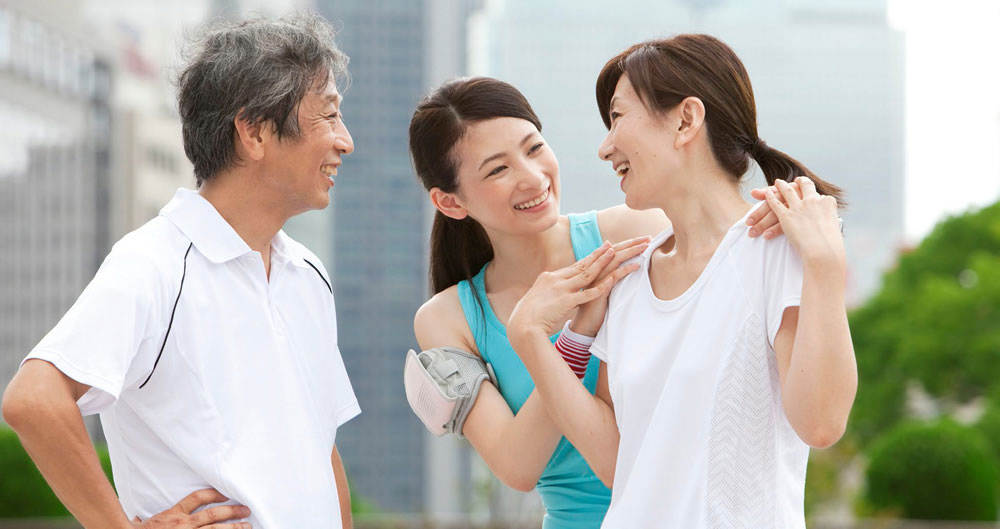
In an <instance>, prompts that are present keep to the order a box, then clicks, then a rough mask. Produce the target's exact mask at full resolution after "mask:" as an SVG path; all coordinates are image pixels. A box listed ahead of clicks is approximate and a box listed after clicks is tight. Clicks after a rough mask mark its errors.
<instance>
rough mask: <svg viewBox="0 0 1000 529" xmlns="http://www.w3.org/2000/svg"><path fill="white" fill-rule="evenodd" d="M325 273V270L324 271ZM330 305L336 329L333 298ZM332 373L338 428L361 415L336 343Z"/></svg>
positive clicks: (334, 345)
mask: <svg viewBox="0 0 1000 529" xmlns="http://www.w3.org/2000/svg"><path fill="white" fill-rule="evenodd" d="M324 272H325V270H324ZM330 304H331V305H333V319H334V321H333V328H334V329H336V328H337V321H336V320H337V309H336V303H335V302H334V301H333V297H332V296H331V297H330ZM333 354H334V358H333V364H332V370H333V372H332V373H331V374H330V376H331V379H332V381H333V392H334V399H335V402H336V403H337V409H336V411H335V412H334V413H335V414H336V417H334V419H335V420H336V422H337V427H338V428H339V427H340V426H341V425H342V424H344V423H345V422H347V421H349V420H351V419H353V418H355V417H357V416H358V415H360V414H361V406H359V405H358V398H357V397H356V396H355V395H354V387H353V386H351V379H350V377H348V376H347V368H346V367H345V366H344V357H343V356H342V355H341V354H340V347H339V346H338V345H337V343H336V341H335V342H334V344H333Z"/></svg>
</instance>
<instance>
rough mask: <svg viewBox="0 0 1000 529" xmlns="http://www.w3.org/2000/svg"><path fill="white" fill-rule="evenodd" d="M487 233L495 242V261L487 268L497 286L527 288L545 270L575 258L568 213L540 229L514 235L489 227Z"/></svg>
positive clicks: (553, 268) (492, 241)
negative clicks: (548, 226)
mask: <svg viewBox="0 0 1000 529" xmlns="http://www.w3.org/2000/svg"><path fill="white" fill-rule="evenodd" d="M487 234H488V236H489V238H490V244H492V245H493V261H492V263H491V264H490V266H489V268H488V269H487V272H488V273H489V276H490V282H491V284H492V285H493V287H494V288H506V287H521V288H524V289H527V288H529V287H530V286H531V285H532V284H534V282H535V279H536V278H537V277H538V275H539V274H541V273H542V272H545V271H550V270H556V269H559V268H562V267H564V266H569V265H570V264H572V263H573V262H574V261H573V254H572V243H571V242H570V237H569V229H568V220H567V219H566V218H565V217H559V220H558V221H556V223H555V224H553V225H552V227H550V228H549V229H547V230H545V231H542V232H538V233H532V234H525V235H511V234H503V233H495V232H490V231H489V230H487ZM567 250H569V251H567ZM491 290H492V289H491Z"/></svg>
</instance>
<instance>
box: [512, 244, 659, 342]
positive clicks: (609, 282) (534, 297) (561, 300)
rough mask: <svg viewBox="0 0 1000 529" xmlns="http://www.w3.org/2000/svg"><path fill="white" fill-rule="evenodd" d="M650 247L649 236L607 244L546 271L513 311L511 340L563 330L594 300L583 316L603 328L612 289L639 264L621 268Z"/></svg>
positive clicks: (548, 334)
mask: <svg viewBox="0 0 1000 529" xmlns="http://www.w3.org/2000/svg"><path fill="white" fill-rule="evenodd" d="M648 244H649V237H640V238H638V239H631V240H628V241H625V242H622V243H618V244H617V245H615V246H611V244H610V243H608V242H605V243H604V244H602V245H601V246H600V247H599V248H598V249H596V250H594V252H593V253H591V254H590V255H588V256H587V257H584V258H583V259H581V260H579V261H577V262H576V263H574V264H572V265H570V266H567V267H566V268H562V269H559V270H556V271H554V272H542V273H541V274H540V275H539V276H538V279H536V280H535V284H534V285H532V287H531V288H530V289H528V292H527V293H525V294H524V297H522V298H521V299H520V301H518V302H517V305H515V306H514V310H513V312H511V315H510V319H509V320H508V321H507V329H508V333H509V334H510V338H511V341H512V342H514V341H516V338H517V336H526V335H530V334H533V333H536V332H537V333H542V334H544V335H545V336H551V335H552V334H553V333H555V332H556V331H557V330H559V329H560V328H561V327H562V322H564V321H566V319H567V318H568V317H569V316H570V314H571V313H572V312H573V310H574V309H576V308H577V307H580V306H581V305H587V304H589V303H591V302H593V301H598V303H596V304H594V305H591V306H589V307H588V309H587V311H585V313H584V315H583V316H584V318H585V320H586V321H588V322H590V323H588V325H589V324H591V323H592V322H593V321H594V320H596V321H597V328H598V329H599V328H600V325H601V322H602V321H603V320H604V310H606V307H607V297H608V294H609V293H610V292H611V287H613V286H614V285H615V283H617V282H618V281H619V280H620V279H621V278H623V277H625V276H626V275H628V274H629V273H631V272H634V271H635V270H636V269H637V268H638V265H637V264H635V263H633V264H630V265H628V266H621V263H623V262H625V261H627V260H628V259H631V258H632V257H635V256H636V255H639V254H640V253H642V251H643V250H645V249H646V246H647V245H648ZM600 300H603V302H601V301H600ZM577 332H580V331H579V330H578V331H577Z"/></svg>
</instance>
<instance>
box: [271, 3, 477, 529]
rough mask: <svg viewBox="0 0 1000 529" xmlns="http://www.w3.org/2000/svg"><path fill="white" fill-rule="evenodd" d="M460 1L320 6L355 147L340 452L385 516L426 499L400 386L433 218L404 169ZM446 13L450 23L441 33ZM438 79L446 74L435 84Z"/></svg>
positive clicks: (339, 279) (310, 231)
mask: <svg viewBox="0 0 1000 529" xmlns="http://www.w3.org/2000/svg"><path fill="white" fill-rule="evenodd" d="M465 3H466V2H437V1H435V0H386V1H380V2H367V1H364V0H319V1H317V2H316V8H317V10H318V11H319V13H320V14H322V15H323V16H325V17H326V18H327V19H328V20H330V21H331V22H332V23H333V24H334V25H335V27H337V28H338V29H339V33H338V37H337V41H338V45H339V46H340V47H341V48H342V49H343V50H344V52H345V53H347V54H348V55H349V56H350V58H351V61H350V66H349V70H350V86H349V87H344V86H343V85H342V86H341V91H343V92H344V95H345V100H344V104H343V107H342V110H343V113H344V116H345V122H346V123H347V127H348V129H349V130H350V131H351V135H352V136H353V138H354V144H355V148H356V150H355V152H354V154H351V155H350V156H347V157H346V158H345V160H344V165H343V166H342V167H341V170H340V175H339V176H338V177H337V181H336V186H335V187H334V190H333V206H332V208H333V214H332V219H331V220H332V241H333V246H332V256H329V257H328V259H330V262H329V263H328V265H332V266H331V270H332V274H333V283H334V292H335V293H336V296H337V308H338V312H337V317H338V325H339V329H340V349H341V352H342V354H343V356H344V362H345V364H346V366H347V370H348V373H349V374H350V377H351V381H352V383H353V385H354V390H355V393H356V394H357V397H358V401H359V403H360V404H361V408H362V414H361V415H360V416H359V417H358V418H357V419H354V420H352V421H351V422H350V423H348V424H347V425H345V426H344V427H343V428H342V429H341V430H339V431H338V433H337V446H338V448H339V449H340V451H341V453H342V454H343V458H344V463H345V466H346V467H347V473H348V476H349V479H350V480H351V484H352V486H353V487H354V490H355V493H356V494H357V495H359V496H361V497H363V498H364V499H366V500H369V501H371V502H373V503H374V504H375V505H376V506H377V507H378V508H379V509H380V510H385V511H395V512H425V511H427V510H433V504H434V501H433V500H432V497H433V496H434V490H435V486H434V483H435V481H434V480H433V479H432V478H431V477H430V476H431V474H430V472H429V466H431V465H430V464H428V463H427V461H428V460H429V459H430V460H433V457H432V456H429V455H428V451H429V450H433V449H432V448H431V447H429V446H428V437H427V436H428V434H427V433H426V431H425V429H424V427H423V426H422V425H421V424H420V422H419V421H418V420H417V419H416V417H415V416H414V415H413V413H412V412H411V411H410V409H409V407H408V406H407V403H406V397H405V395H404V393H403V385H402V368H403V358H404V356H405V353H406V351H407V349H409V348H415V347H416V346H417V345H416V342H415V339H414V337H413V315H414V314H415V313H416V310H417V308H418V307H419V306H420V304H421V303H423V301H424V300H426V299H427V241H428V226H427V225H428V222H427V219H428V218H429V216H428V210H427V208H428V206H427V196H426V193H425V191H424V190H423V187H422V186H421V185H420V183H419V182H418V181H417V179H416V177H415V176H414V174H413V171H412V169H411V167H410V160H409V153H408V150H407V128H408V125H409V121H410V116H411V115H412V113H413V109H414V107H415V106H416V104H417V102H418V101H419V100H420V98H421V97H422V95H423V94H424V93H425V92H426V91H427V89H428V88H429V86H430V84H431V83H432V82H436V81H439V80H443V77H450V76H452V75H455V74H457V73H460V71H461V64H459V63H460V62H464V44H463V43H464V27H465V24H464V21H461V19H462V16H463V14H464V13H465V10H464V9H463V8H460V7H456V6H464V5H465ZM442 16H446V17H448V20H449V21H454V25H447V24H446V25H445V27H440V23H441V18H440V17H442ZM435 17H437V18H435ZM435 30H436V31H437V33H435ZM442 31H444V32H458V35H459V37H457V38H454V37H453V38H450V39H449V38H448V37H447V35H442V34H440V32H442ZM432 33H433V34H432ZM442 41H446V42H452V44H454V43H457V46H451V47H449V49H448V50H447V52H446V53H444V55H441V54H438V55H436V56H435V54H433V53H432V51H431V50H432V49H435V48H436V49H442V48H440V46H441V43H442ZM456 47H457V50H456V49H455V48H456ZM433 57H436V58H433ZM449 57H453V58H454V59H453V60H452V61H451V62H450V63H449V64H444V63H446V62H449V60H448V58H449ZM435 75H440V76H442V79H434V80H431V77H432V76H435ZM345 88H346V89H345ZM322 219H323V216H320V215H317V216H314V217H313V218H312V219H309V218H307V219H305V221H301V220H300V221H297V222H295V223H292V224H290V232H291V233H292V235H293V236H299V235H298V234H299V233H300V232H301V233H302V237H301V238H302V239H304V240H309V239H316V236H315V234H316V233H317V232H323V231H328V229H329V228H324V227H323V226H321V225H320V224H319V223H320V222H321V221H322ZM324 257H325V256H324ZM445 443H447V441H445ZM466 474H467V473H466ZM449 481H451V480H450V478H449Z"/></svg>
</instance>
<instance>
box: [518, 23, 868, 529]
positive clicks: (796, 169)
mask: <svg viewBox="0 0 1000 529" xmlns="http://www.w3.org/2000/svg"><path fill="white" fill-rule="evenodd" d="M597 102H598V107H599V109H600V112H601V117H602V118H603V119H604V123H605V125H606V126H607V127H608V135H607V137H606V138H605V140H604V142H603V143H602V145H601V146H600V149H599V155H600V157H601V158H602V159H604V160H607V161H609V162H610V163H611V164H612V165H613V167H614V169H615V171H616V172H617V173H618V175H619V177H620V178H621V184H620V185H621V188H622V190H623V191H624V192H625V203H626V204H627V205H628V206H630V207H632V208H634V209H638V210H659V211H662V212H663V213H665V214H666V215H667V216H668V217H669V218H670V220H671V223H672V225H671V226H670V227H668V228H666V229H665V230H664V231H663V232H661V233H660V234H659V235H657V236H655V237H653V239H652V241H651V242H650V244H649V245H648V248H647V249H646V250H644V251H643V253H642V254H641V255H640V256H639V257H638V258H636V259H633V260H632V261H630V262H628V263H627V264H626V266H630V267H632V268H635V269H637V272H636V273H633V274H631V275H628V276H627V277H625V278H624V279H622V280H621V281H620V282H619V283H618V285H617V286H616V287H615V290H614V291H613V292H612V293H611V295H610V298H609V301H608V309H607V311H606V317H605V320H604V322H603V325H595V324H593V323H592V322H591V321H577V320H576V319H573V321H572V322H571V325H572V328H573V329H574V330H575V331H577V332H580V333H582V334H585V335H590V336H594V335H595V334H596V340H595V341H594V342H593V344H592V345H591V347H590V351H591V352H592V353H593V355H594V356H597V357H599V358H601V359H602V360H604V361H605V362H606V363H602V364H601V373H600V377H599V383H600V385H599V387H598V391H597V392H596V396H595V395H592V394H590V393H589V392H585V391H582V390H581V389H580V387H579V384H576V383H575V382H576V381H575V380H574V379H572V377H571V376H567V375H568V373H566V371H565V368H564V367H563V366H562V365H561V360H560V359H559V358H558V356H557V354H556V353H555V352H554V351H553V349H552V345H551V343H549V341H548V339H547V336H548V335H549V333H550V332H551V331H552V329H554V328H556V326H557V325H558V324H559V323H558V322H560V321H561V320H562V319H565V318H571V317H572V314H573V311H574V310H576V308H577V306H578V304H579V300H580V292H579V288H580V285H581V284H583V283H585V282H586V281H587V279H588V278H585V277H580V276H582V275H584V274H585V273H586V272H587V270H586V269H584V268H580V267H577V268H575V269H574V268H569V269H564V270H560V271H557V272H555V273H552V274H547V275H544V276H541V277H539V278H538V280H537V281H536V282H535V284H534V285H533V286H532V288H531V289H530V290H529V291H528V292H527V293H526V294H525V295H524V296H522V298H521V300H520V301H519V302H518V303H517V305H516V307H515V308H514V310H513V311H512V314H511V316H510V319H509V320H508V329H509V338H510V342H511V344H512V345H513V347H514V349H515V350H516V351H517V352H518V354H519V355H520V357H521V359H522V360H523V362H524V364H525V366H526V367H527V369H528V371H529V372H530V374H531V376H532V378H533V379H534V380H535V382H536V384H537V386H536V393H537V394H539V395H540V397H541V401H542V403H543V405H544V407H545V409H546V410H547V411H548V416H549V417H551V418H552V420H553V422H554V423H555V424H556V427H557V428H558V429H559V430H560V431H562V432H563V433H564V434H565V435H566V437H567V438H568V439H569V440H570V441H571V442H572V443H573V445H574V446H575V447H576V448H577V449H578V450H579V451H580V452H581V453H582V454H583V456H584V457H585V459H586V460H587V462H588V463H589V464H590V466H591V468H592V469H594V471H595V472H596V474H597V475H598V476H600V477H601V479H602V480H603V481H604V482H605V483H608V484H609V485H610V484H611V483H613V494H612V500H611V505H610V508H609V510H608V512H607V516H606V518H605V520H604V523H603V525H602V527H604V528H607V529H624V528H629V529H631V528H634V527H664V528H667V527H670V528H674V527H683V528H685V529H701V528H710V527H711V528H715V527H768V528H803V527H805V521H804V515H803V491H804V486H805V471H806V461H807V458H808V452H809V447H810V446H813V447H827V446H829V445H831V444H833V443H835V442H836V441H837V440H838V439H839V438H840V436H841V435H842V433H843V431H844V428H845V425H846V422H847V417H848V414H849V412H850V409H851V405H852V403H853V399H854V395H855V391H856V388H857V367H856V363H855V359H854V351H853V347H852V345H851V337H850V330H849V328H848V325H847V316H846V311H845V307H844V286H845V274H846V270H845V256H844V246H843V240H842V238H841V234H840V230H839V228H838V223H837V206H838V202H839V201H840V190H839V189H837V188H836V187H835V186H833V185H832V184H829V183H827V182H824V181H823V180H821V179H819V178H818V177H817V176H816V175H815V174H813V173H812V172H811V171H809V170H808V169H806V167H805V166H804V165H802V164H801V163H799V162H798V161H796V160H795V159H793V158H791V157H789V156H788V155H786V154H784V153H782V152H781V151H778V150H776V149H773V148H771V147H769V146H768V145H767V144H766V143H764V141H763V140H761V138H760V137H759V136H758V134H757V117H756V109H755V104H754V97H753V91H752V89H751V85H750V79H749V77H748V75H747V73H746V70H745V69H744V67H743V65H742V63H741V62H740V60H739V59H738V58H737V57H736V54H735V53H734V52H733V51H732V50H731V49H730V48H729V47H728V46H726V45H725V44H724V43H722V42H720V41H719V40H717V39H715V38H713V37H710V36H707V35H679V36H676V37H673V38H670V39H665V40H654V41H649V42H644V43H641V44H637V45H635V46H632V47H631V48H629V49H627V50H625V51H624V52H622V53H621V54H620V55H618V56H616V57H614V58H613V59H611V60H610V61H608V63H607V64H606V65H605V67H604V69H603V70H602V72H601V74H600V76H599V77H598V81H597ZM751 158H752V159H753V160H754V161H755V162H756V163H757V165H758V166H760V168H761V170H762V171H763V173H764V176H765V177H766V179H767V181H768V183H769V184H773V185H772V186H771V187H769V188H768V189H767V190H766V192H765V193H764V194H760V193H758V196H762V197H764V198H765V199H766V204H767V205H769V206H770V207H771V209H772V210H773V211H772V212H770V213H768V212H765V211H763V210H760V209H757V210H755V208H754V207H753V206H752V205H751V204H748V203H747V202H745V201H744V200H743V198H742V197H741V196H740V193H739V189H738V182H739V179H740V177H741V176H742V175H743V174H744V173H745V172H746V170H747V168H748V166H749V161H750V159H751ZM798 175H804V177H802V176H798ZM797 176H798V177H797ZM792 180H794V181H795V182H796V183H798V185H799V187H800V189H801V194H800V193H797V192H795V191H794V190H793V188H792V186H791V185H790V184H789V181H792ZM779 196H780V197H781V198H779ZM782 199H783V200H784V203H783V202H782ZM770 215H775V216H776V217H777V218H778V219H779V220H780V222H781V226H782V228H783V230H784V232H785V234H786V235H785V236H781V237H772V238H770V239H763V238H749V237H747V231H748V230H749V224H751V223H753V222H754V221H755V220H757V219H761V218H762V217H763V218H767V217H769V216H770ZM608 395H610V398H608Z"/></svg>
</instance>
